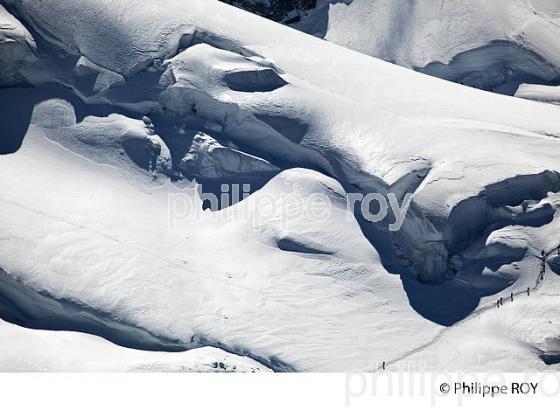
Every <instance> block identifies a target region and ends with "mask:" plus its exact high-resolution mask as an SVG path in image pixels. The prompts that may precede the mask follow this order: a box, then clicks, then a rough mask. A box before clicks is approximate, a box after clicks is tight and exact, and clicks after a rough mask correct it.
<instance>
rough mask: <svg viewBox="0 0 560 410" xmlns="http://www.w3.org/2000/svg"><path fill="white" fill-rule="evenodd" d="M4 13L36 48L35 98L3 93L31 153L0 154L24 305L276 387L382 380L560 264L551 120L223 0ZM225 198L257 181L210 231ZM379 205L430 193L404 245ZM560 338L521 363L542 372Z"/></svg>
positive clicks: (58, 5) (419, 200) (20, 305)
mask: <svg viewBox="0 0 560 410" xmlns="http://www.w3.org/2000/svg"><path fill="white" fill-rule="evenodd" d="M4 3H6V4H7V5H8V6H7V9H8V10H9V11H10V12H11V13H13V14H14V15H15V16H18V18H19V19H21V21H22V22H23V23H24V24H25V26H26V27H27V30H29V32H30V33H33V36H34V37H35V38H36V41H37V44H39V45H38V51H37V54H38V57H37V61H35V62H34V63H32V64H31V65H30V66H27V67H25V69H22V70H21V73H22V75H24V76H25V80H26V82H28V83H29V84H32V85H33V87H32V88H25V89H23V88H7V89H0V101H9V102H10V105H11V108H10V107H8V108H6V109H3V110H2V112H0V124H7V128H6V129H8V130H9V133H8V135H9V138H8V139H7V140H6V141H7V142H8V143H10V144H11V145H10V147H8V148H9V149H8V148H6V149H4V148H5V147H3V146H0V148H3V150H2V151H1V152H5V153H8V154H7V155H2V156H0V186H1V187H2V190H1V191H0V213H1V214H2V215H5V216H6V217H5V218H4V219H3V223H2V224H0V268H1V269H3V270H4V271H5V272H6V273H7V275H9V277H10V278H11V279H12V280H15V281H17V282H18V283H19V284H20V285H21V286H23V287H24V288H25V289H28V292H24V294H26V293H29V294H40V295H43V296H45V297H48V298H49V300H52V301H54V302H55V303H66V302H68V303H71V304H72V305H73V306H74V305H76V306H83V307H84V308H85V309H87V311H88V312H89V311H91V312H96V315H99V317H107V318H110V319H111V323H118V324H122V326H124V327H126V328H127V329H136V330H138V331H139V332H146V333H149V334H150V335H152V336H153V337H154V338H156V339H157V340H165V341H168V342H170V343H173V344H177V345H181V346H185V347H193V348H194V347H199V346H203V345H204V346H206V345H208V346H214V347H220V348H223V349H224V350H225V351H228V352H232V353H237V354H240V355H244V356H249V357H251V358H255V359H256V360H258V361H259V362H261V363H265V364H266V366H267V367H269V368H271V369H272V370H280V371H281V370H295V371H333V370H345V371H353V370H371V369H377V368H378V367H379V363H381V362H382V361H386V362H387V363H398V362H399V360H401V358H403V357H408V356H410V355H411V354H420V353H419V352H420V351H423V350H424V348H423V346H426V349H427V348H429V347H430V346H432V345H433V344H435V343H437V342H438V341H439V340H443V338H447V337H448V335H449V338H450V343H454V342H453V341H454V340H456V339H453V338H452V337H455V336H452V335H455V333H452V331H451V330H453V329H455V325H456V326H457V329H458V330H457V332H460V330H459V328H462V327H463V326H467V323H468V324H469V326H471V323H473V325H472V326H474V323H475V322H472V321H471V320H470V319H471V318H472V317H473V315H477V314H480V315H485V314H486V313H487V312H486V311H485V310H484V309H486V306H488V305H493V304H495V301H496V299H497V298H499V297H505V296H507V295H509V294H510V292H522V291H524V290H525V289H527V287H532V286H534V285H535V281H536V278H537V276H538V274H539V269H540V261H539V255H540V253H541V251H542V250H544V251H545V252H546V253H547V257H551V258H552V255H553V253H554V252H555V250H556V247H557V246H558V240H559V239H560V238H558V237H557V232H558V229H557V227H558V223H559V221H560V218H559V211H558V208H559V207H560V203H559V200H558V194H557V193H558V192H559V191H560V140H559V138H560V122H559V121H558V118H559V114H560V111H559V109H558V107H556V106H554V105H549V104H540V103H536V102H533V101H526V100H523V99H515V98H511V97H506V96H501V95H496V94H490V93H485V92H482V91H479V90H475V89H471V88H467V87H462V86H460V85H457V84H453V83H450V82H446V81H442V80H440V79H437V78H433V77H429V76H426V75H423V74H419V73H416V72H413V71H411V70H407V69H404V68H401V67H398V66H395V65H393V64H390V63H387V62H384V61H381V60H377V59H374V58H372V57H369V56H366V55H364V54H360V53H356V52H354V51H351V50H348V49H345V48H342V47H339V46H337V45H334V44H331V43H328V42H325V41H321V40H319V39H316V38H313V37H310V36H307V35H305V34H303V33H300V32H298V31H296V30H292V29H290V28H287V27H283V26H281V25H278V24H275V23H272V22H270V21H267V20H265V19H262V18H259V17H257V16H254V15H251V14H248V13H246V12H243V11H240V10H238V9H235V8H233V7H230V6H227V5H225V4H223V3H220V2H218V1H209V0H163V1H159V2H150V1H140V0H116V1H115V0H111V1H109V0H95V1H94V0H81V1H71V0H44V1H42V2H36V1H32V0H9V1H4ZM449 3H454V2H449ZM455 3H456V2H455ZM445 4H446V7H448V5H447V2H446V3H445ZM345 7H348V6H345ZM457 7H458V6H457ZM488 7H490V6H488ZM496 7H497V6H496ZM249 28H250V29H249ZM418 61H424V60H422V59H420V60H418ZM16 109H17V110H18V111H19V112H21V113H23V114H22V115H19V116H14V115H13V111H14V110H16ZM3 144H6V145H7V143H5V142H0V145H3ZM14 147H15V148H14ZM193 178H194V180H191V179H193ZM199 183H200V185H199ZM223 183H227V184H237V185H241V186H242V185H243V184H247V183H250V184H251V190H250V192H249V193H250V194H251V195H250V196H248V197H247V198H245V199H244V200H242V201H241V202H238V203H236V204H233V205H232V206H228V205H229V204H226V205H223V204H221V205H220V206H219V207H218V208H219V210H216V209H213V210H209V209H207V210H205V211H203V210H202V208H203V204H204V203H205V200H204V195H203V194H204V193H205V192H208V191H212V190H215V191H217V192H220V185H221V184H223ZM371 193H380V194H382V195H385V196H388V195H389V194H391V197H392V198H394V199H395V200H396V202H397V205H399V206H401V205H402V204H403V202H404V201H405V198H406V197H407V195H406V194H407V193H408V194H413V196H412V202H411V204H410V207H409V208H408V210H407V212H406V217H405V218H404V220H403V224H402V227H401V228H400V229H399V230H397V231H392V230H391V226H392V225H393V223H394V222H395V220H396V216H397V215H395V213H394V212H390V213H389V215H388V217H387V218H385V219H384V220H383V221H380V222H377V223H373V222H368V220H367V219H366V218H364V217H363V215H362V213H360V212H359V207H358V208H355V209H352V207H349V205H348V202H349V198H350V197H351V195H350V194H371ZM317 197H320V198H322V199H327V200H328V201H327V203H325V201H313V200H311V199H313V198H317ZM234 202H236V201H234ZM392 209H394V208H392ZM552 265H554V263H553V261H552V260H551V261H550V262H549V267H551V266H552ZM557 281H558V276H557V275H556V274H554V273H551V272H550V269H549V268H547V276H546V281H545V282H544V283H543V284H542V285H541V286H540V287H539V288H538V289H536V290H535V291H534V292H533V294H532V296H528V298H532V299H531V302H526V304H525V305H523V306H524V307H523V308H521V307H519V309H522V310H523V315H524V317H525V318H527V320H530V318H531V317H532V316H531V315H540V314H541V313H539V312H540V311H541V309H531V306H532V305H533V304H535V303H536V304H538V303H539V302H536V300H537V298H539V297H540V295H541V294H544V293H545V292H554V291H555V290H554V289H556V282H557ZM534 300H535V301H534ZM538 300H540V299H538ZM543 300H544V299H543ZM546 300H549V299H546ZM29 303H30V300H29V297H14V298H12V299H11V305H9V304H8V303H6V302H4V304H5V305H6V306H5V309H3V310H4V311H8V312H13V311H14V309H15V311H17V310H23V311H25V310H26V309H28V308H29V306H28V304H29ZM543 303H544V302H543ZM547 303H548V302H547ZM10 306H11V307H10ZM481 309H483V310H481ZM542 309H545V307H542ZM0 311H1V310H0ZM546 311H547V314H550V315H556V317H555V318H551V320H553V321H554V320H557V319H558V318H557V316H558V313H557V311H556V313H555V311H554V310H553V309H551V308H550V309H549V308H546ZM16 316H17V315H16ZM62 319H63V318H62V316H59V317H58V319H57V317H56V316H55V317H54V319H53V318H49V320H48V321H43V322H39V323H36V324H35V326H36V327H37V328H50V327H49V326H48V325H50V324H52V322H53V321H56V320H60V321H62V322H63V320H62ZM473 320H474V319H473ZM13 321H14V322H17V323H16V324H20V325H24V326H27V327H30V326H31V325H30V324H29V323H24V320H23V319H18V320H15V319H14V320H13ZM47 322H48V323H47ZM477 326H478V325H477ZM480 326H482V327H481V328H484V326H486V324H484V323H482V324H481V325H480ZM504 326H506V324H504ZM4 329H5V331H8V330H9V329H12V327H11V326H10V327H8V326H5V327H4ZM450 329H451V330H450ZM555 329H556V328H554V327H550V328H548V327H542V328H539V330H538V332H535V333H534V334H531V335H529V336H530V337H529V336H528V337H526V338H524V339H523V340H524V341H526V343H525V344H524V345H523V346H522V347H520V348H519V349H518V350H516V351H515V352H514V354H519V355H520V357H522V358H523V363H525V364H526V365H527V368H538V369H541V368H542V366H543V365H542V363H543V360H542V359H541V358H540V357H541V356H543V355H546V354H548V353H547V351H546V349H548V348H546V347H545V346H544V345H543V344H542V339H543V338H548V337H556V336H555V335H556V334H555V333H554V332H555ZM20 330H21V331H24V330H23V329H19V330H17V331H20ZM64 330H79V329H74V328H67V329H64ZM85 330H86V331H87V332H88V333H94V334H99V335H101V336H103V334H102V333H101V332H98V331H94V330H93V329H85ZM448 330H449V331H448ZM3 331H4V330H0V334H2V332H3ZM14 331H16V330H14ZM24 332H25V331H24ZM34 332H41V331H40V330H36V331H34ZM25 334H27V332H25ZM29 334H30V335H31V333H29ZM33 334H35V333H33ZM457 334H459V333H457ZM469 336H470V337H472V338H473V339H472V340H474V337H476V332H468V333H467V334H466V336H465V337H469ZM2 337H3V336H2ZM22 337H23V336H22ZM76 337H77V338H78V336H76ZM506 337H507V336H506ZM79 338H81V336H79ZM87 338H88V340H89V338H90V336H87ZM514 340H520V339H519V338H518V336H517V334H516V335H515V339H514V338H513V337H512V338H511V339H508V343H509V341H512V343H513V341H514ZM30 343H31V342H30ZM53 343H56V341H53ZM103 343H105V342H103ZM96 344H97V343H96ZM76 346H78V347H76V349H82V347H79V346H82V345H81V342H80V341H76ZM99 348H100V349H101V347H99ZM536 348H538V349H540V350H542V352H541V353H540V356H539V354H537V353H535V352H536V350H535V349H536ZM22 349H24V348H23V347H22ZM84 349H85V348H84ZM107 349H109V348H107ZM110 349H112V350H114V351H115V352H116V351H117V350H119V351H120V349H121V348H120V347H119V348H115V347H113V346H111V347H110ZM24 350H25V349H24ZM134 354H136V353H134ZM158 354H159V355H161V356H162V357H167V355H168V354H169V355H171V354H172V353H169V352H167V353H166V352H159V353H158ZM186 354H187V353H185V355H186ZM550 354H553V353H550ZM123 355H124V353H123ZM132 355H133V353H131V356H130V357H132ZM123 357H124V356H123ZM154 357H155V356H154ZM174 357H176V356H174ZM423 357H424V356H423ZM425 357H428V359H429V363H428V365H429V366H430V368H440V367H442V366H443V364H442V362H441V361H439V359H437V358H434V359H431V357H432V356H429V355H428V353H426V356H425ZM68 360H72V357H71V356H69V359H68ZM115 360H117V359H115ZM118 360H120V359H118ZM123 360H125V359H123ZM142 360H143V359H142ZM146 360H147V361H149V360H151V359H146ZM154 360H155V361H156V362H157V361H158V360H159V358H156V359H154ZM162 360H163V359H162ZM166 360H167V359H166ZM169 360H175V359H169ZM242 360H245V359H242ZM179 361H180V359H179ZM10 363H11V364H10V366H12V365H13V366H17V363H15V364H13V362H10ZM205 363H207V361H206V359H201V362H200V363H199V364H198V365H196V366H195V364H193V368H194V369H198V368H199V367H197V366H199V365H200V366H202V367H203V368H204V366H205ZM457 363H458V364H456V365H453V366H452V367H453V368H454V369H456V370H460V369H461V364H460V363H466V364H465V366H467V364H468V363H467V362H466V361H465V362H457ZM487 363H488V365H489V366H490V365H495V366H496V367H498V368H502V369H505V370H507V368H505V367H504V366H505V365H504V363H505V362H504V361H502V360H496V361H492V359H491V358H488V359H487ZM99 365H100V366H103V365H102V364H99ZM22 366H23V367H25V366H24V365H23V364H22ZM107 366H109V367H110V366H113V365H110V364H107ZM115 366H117V367H118V368H119V369H121V368H131V367H130V364H129V362H128V361H126V360H125V361H124V362H120V361H119V362H118V363H117V364H115ZM173 366H175V365H173ZM155 367H157V365H156V366H155ZM187 367H188V366H187ZM110 368H111V367H110ZM163 369H167V368H166V367H163Z"/></svg>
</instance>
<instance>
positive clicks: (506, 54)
mask: <svg viewBox="0 0 560 410" xmlns="http://www.w3.org/2000/svg"><path fill="white" fill-rule="evenodd" d="M225 1H226V2H231V1H229V0H225ZM282 3H284V0H270V2H269V5H268V8H267V7H266V6H259V7H257V8H255V7H253V5H251V4H248V2H237V3H234V4H236V5H237V6H239V7H243V8H245V9H246V10H249V11H252V12H256V13H259V14H262V15H265V16H267V17H269V18H272V19H275V20H280V21H283V22H284V23H285V24H289V25H291V26H292V27H294V28H297V29H299V30H301V31H304V32H306V33H309V34H312V35H314V36H317V37H320V38H324V39H325V40H327V41H331V42H333V43H336V44H339V45H342V46H344V47H348V48H350V49H353V50H356V51H359V52H362V53H365V54H368V55H371V56H374V57H377V58H381V59H383V60H386V61H391V62H394V63H396V64H399V65H401V66H404V67H408V68H413V69H416V70H418V71H421V72H424V73H427V74H430V75H434V76H436V77H439V78H444V79H447V80H451V81H455V82H457V83H461V84H465V85H469V86H473V87H476V88H480V89H484V90H491V91H494V92H498V93H502V94H508V95H513V94H514V93H515V91H516V89H517V87H518V86H519V84H521V83H523V82H528V83H537V84H549V83H554V84H559V83H560V46H559V44H560V42H559V41H558V40H559V39H560V5H559V3H558V2H557V1H556V0H542V1H536V0H532V1H526V0H514V1H512V0H494V1H490V2H489V1H484V0H475V1H467V2H465V1H462V0H443V1H442V0H426V1H411V0H340V1H333V0H318V1H317V4H316V5H315V6H314V7H311V8H310V7H309V6H308V7H305V6H303V5H297V4H295V5H294V9H295V11H294V12H293V13H292V14H293V17H297V18H292V19H289V18H283V17H282V16H278V15H277V14H275V13H273V12H271V10H273V9H274V8H278V7H280V6H281V4H282ZM261 9H265V10H266V11H269V13H266V12H264V13H263V11H262V10H261Z"/></svg>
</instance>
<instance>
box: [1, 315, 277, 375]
mask: <svg viewBox="0 0 560 410" xmlns="http://www.w3.org/2000/svg"><path fill="white" fill-rule="evenodd" d="M0 341H1V342H2V343H1V344H0V369H1V370H2V371H4V372H55V371H60V372H76V371H90V372H91V371H97V372H99V371H102V372H108V371H110V372H123V371H141V372H146V371H158V372H162V371H164V372H179V371H181V372H184V371H191V372H251V373H255V372H262V371H265V372H266V371H269V370H268V369H267V368H266V367H263V366H262V365H260V364H259V363H257V362H255V361H253V360H251V359H248V358H245V357H243V358H242V357H239V356H235V355H232V354H229V353H226V352H224V351H220V350H219V349H216V348H213V347H204V348H200V349H193V350H189V351H187V352H183V353H162V352H143V351H138V350H133V349H125V348H121V347H118V346H115V345H112V344H111V343H108V342H107V341H105V340H104V339H101V338H99V337H95V336H90V335H85V334H82V333H73V332H49V331H44V330H30V329H24V328H21V327H19V326H15V325H12V324H10V323H6V322H4V321H0Z"/></svg>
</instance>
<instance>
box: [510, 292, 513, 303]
mask: <svg viewBox="0 0 560 410" xmlns="http://www.w3.org/2000/svg"><path fill="white" fill-rule="evenodd" d="M510 298H511V301H512V302H513V292H511V295H510Z"/></svg>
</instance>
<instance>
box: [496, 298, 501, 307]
mask: <svg viewBox="0 0 560 410" xmlns="http://www.w3.org/2000/svg"><path fill="white" fill-rule="evenodd" d="M496 307H497V308H498V309H499V308H500V299H498V300H497V301H496Z"/></svg>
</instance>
